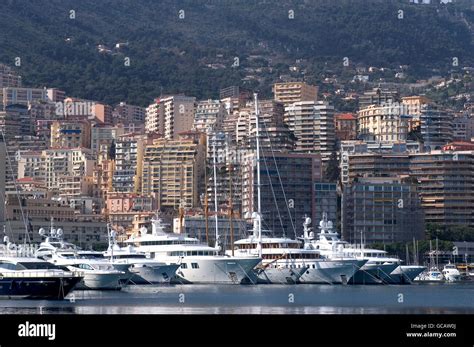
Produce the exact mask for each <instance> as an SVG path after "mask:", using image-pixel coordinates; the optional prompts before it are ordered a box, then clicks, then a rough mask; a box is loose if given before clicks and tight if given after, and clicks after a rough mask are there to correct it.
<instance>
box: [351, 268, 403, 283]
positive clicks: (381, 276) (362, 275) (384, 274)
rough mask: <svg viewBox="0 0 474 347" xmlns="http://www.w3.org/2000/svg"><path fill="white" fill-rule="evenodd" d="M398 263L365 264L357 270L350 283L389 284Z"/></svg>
mask: <svg viewBox="0 0 474 347" xmlns="http://www.w3.org/2000/svg"><path fill="white" fill-rule="evenodd" d="M397 267H398V264H382V265H376V264H365V265H364V266H362V267H361V268H360V270H358V271H356V273H355V274H354V276H352V278H351V279H350V280H349V284H387V283H389V281H392V279H391V278H390V274H391V273H392V271H393V270H395V269H396V268H397Z"/></svg>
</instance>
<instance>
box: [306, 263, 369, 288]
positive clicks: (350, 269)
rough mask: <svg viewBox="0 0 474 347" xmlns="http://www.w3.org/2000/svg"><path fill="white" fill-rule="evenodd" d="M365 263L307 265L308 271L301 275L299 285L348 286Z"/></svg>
mask: <svg viewBox="0 0 474 347" xmlns="http://www.w3.org/2000/svg"><path fill="white" fill-rule="evenodd" d="M364 263H365V261H360V260H355V259H354V260H323V261H316V262H312V263H307V264H308V265H309V266H308V268H307V270H306V271H305V272H304V273H303V274H302V275H301V277H300V278H299V280H298V282H299V283H314V284H346V283H347V282H348V281H349V279H350V278H352V276H353V275H354V274H355V273H356V271H358V269H360V267H361V266H362V265H363V264H364Z"/></svg>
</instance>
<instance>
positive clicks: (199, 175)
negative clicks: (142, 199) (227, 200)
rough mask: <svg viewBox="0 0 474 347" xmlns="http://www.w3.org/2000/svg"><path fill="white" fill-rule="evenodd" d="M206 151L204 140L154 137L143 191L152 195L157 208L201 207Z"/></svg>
mask: <svg viewBox="0 0 474 347" xmlns="http://www.w3.org/2000/svg"><path fill="white" fill-rule="evenodd" d="M205 150H206V147H205V141H204V140H200V141H195V140H194V139H190V138H178V139H176V140H169V139H157V140H154V141H153V143H152V144H149V145H147V146H146V148H145V153H144V157H143V175H142V177H143V178H142V193H143V194H145V195H150V196H153V197H154V198H155V199H156V201H157V204H158V208H164V209H166V208H168V209H174V210H178V209H179V208H180V207H182V208H190V207H197V206H199V204H200V201H199V197H200V193H201V192H200V189H199V187H201V185H200V182H202V181H203V179H204V167H205V157H206V154H205Z"/></svg>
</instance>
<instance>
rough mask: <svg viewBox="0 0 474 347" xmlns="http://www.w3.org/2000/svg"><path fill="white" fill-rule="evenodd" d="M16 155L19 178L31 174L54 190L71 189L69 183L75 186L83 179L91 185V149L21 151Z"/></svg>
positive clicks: (93, 165) (30, 175)
mask: <svg viewBox="0 0 474 347" xmlns="http://www.w3.org/2000/svg"><path fill="white" fill-rule="evenodd" d="M18 156H19V158H18V179H21V178H24V177H33V178H35V179H38V180H40V181H43V182H45V184H46V187H47V188H48V189H49V190H51V191H55V192H60V191H61V189H62V191H63V192H66V191H70V190H69V189H70V188H71V187H72V186H75V188H74V189H76V188H77V187H79V186H81V185H82V184H83V183H84V182H87V184H88V185H90V184H91V178H92V177H93V172H94V168H95V161H94V159H93V156H92V152H91V150H90V149H85V148H75V149H62V148H52V149H46V150H43V151H41V152H21V153H19V155H18ZM71 177H75V178H71ZM66 183H68V184H66ZM81 189H82V188H80V189H79V190H81Z"/></svg>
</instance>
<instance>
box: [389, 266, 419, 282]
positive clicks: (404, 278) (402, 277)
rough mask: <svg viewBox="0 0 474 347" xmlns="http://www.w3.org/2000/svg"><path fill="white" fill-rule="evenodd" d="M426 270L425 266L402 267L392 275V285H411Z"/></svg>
mask: <svg viewBox="0 0 474 347" xmlns="http://www.w3.org/2000/svg"><path fill="white" fill-rule="evenodd" d="M425 270H426V267H424V266H418V265H400V266H399V267H397V268H396V269H395V270H393V271H392V273H391V274H390V278H391V279H392V281H391V282H390V283H391V284H411V283H413V280H414V279H415V278H416V277H417V276H418V275H419V274H421V273H422V272H423V271H425Z"/></svg>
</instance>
